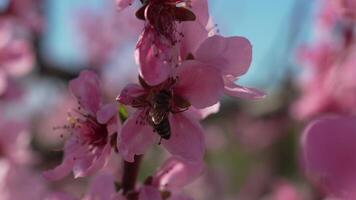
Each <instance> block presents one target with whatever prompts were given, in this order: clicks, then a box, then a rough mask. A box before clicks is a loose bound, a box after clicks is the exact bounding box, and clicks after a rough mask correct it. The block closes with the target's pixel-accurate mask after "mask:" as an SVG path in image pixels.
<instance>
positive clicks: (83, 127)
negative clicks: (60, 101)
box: [69, 111, 109, 147]
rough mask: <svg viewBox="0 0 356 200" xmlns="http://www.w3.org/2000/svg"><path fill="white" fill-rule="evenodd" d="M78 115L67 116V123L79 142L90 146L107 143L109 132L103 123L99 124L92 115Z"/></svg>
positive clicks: (99, 145) (100, 145)
mask: <svg viewBox="0 0 356 200" xmlns="http://www.w3.org/2000/svg"><path fill="white" fill-rule="evenodd" d="M78 113H79V114H80V117H73V116H69V123H70V124H71V126H70V127H71V129H72V130H73V132H74V134H76V136H77V137H78V140H79V141H80V143H82V144H85V145H89V146H92V147H103V146H105V145H106V144H107V143H108V137H109V133H108V131H107V129H106V125H105V124H100V123H99V122H98V121H97V120H96V119H95V118H94V117H92V116H90V115H86V114H82V113H80V112H79V111H78Z"/></svg>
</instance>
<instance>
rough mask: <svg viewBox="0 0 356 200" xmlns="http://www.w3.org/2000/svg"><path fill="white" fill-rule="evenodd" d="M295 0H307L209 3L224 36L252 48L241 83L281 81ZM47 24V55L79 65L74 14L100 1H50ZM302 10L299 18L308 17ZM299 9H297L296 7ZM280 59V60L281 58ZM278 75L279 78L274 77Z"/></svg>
mask: <svg viewBox="0 0 356 200" xmlns="http://www.w3.org/2000/svg"><path fill="white" fill-rule="evenodd" d="M296 1H299V2H298V3H301V2H309V3H310V2H311V1H309V0H273V1H261V0H210V4H209V6H210V12H211V15H212V16H213V18H214V20H215V22H216V23H217V24H218V28H219V30H220V33H221V34H222V35H224V36H233V35H239V36H244V37H247V38H248V39H249V40H250V41H251V43H252V45H253V63H252V65H251V68H250V71H249V72H248V74H247V75H246V76H244V77H243V78H242V80H241V81H242V82H243V83H245V84H249V85H254V86H262V85H266V84H269V81H270V80H275V79H276V78H277V79H278V78H281V77H280V76H283V72H281V71H283V68H285V67H286V66H283V65H281V63H280V62H281V60H283V59H285V57H286V54H285V51H286V46H287V45H288V44H287V41H288V35H289V34H291V33H290V31H295V30H292V29H291V27H292V25H293V24H292V23H291V16H292V14H294V13H295V6H296ZM48 2H49V10H48V11H49V12H48V13H50V16H49V17H50V22H51V23H50V25H49V31H50V32H49V36H50V37H49V38H48V43H47V50H46V52H47V53H48V54H49V56H51V57H53V58H55V60H57V61H59V62H64V63H66V62H81V56H80V53H79V52H80V49H78V48H77V46H78V38H77V36H76V34H75V31H74V30H73V23H72V22H73V21H74V20H73V19H72V17H73V15H72V13H73V11H75V10H76V9H78V8H82V7H83V6H84V5H85V6H89V7H90V8H91V9H98V10H99V9H100V7H102V4H103V2H105V1H103V0H76V1H73V0H60V1H58V0H49V1H48ZM107 3H111V2H110V0H109V2H107ZM306 8H308V5H306V7H303V8H302V9H301V10H300V11H299V10H298V11H297V12H296V13H298V15H299V16H297V17H301V18H303V17H308V16H309V11H308V10H307V9H306ZM299 9H300V8H299ZM282 57H283V58H282ZM277 76H278V77H277Z"/></svg>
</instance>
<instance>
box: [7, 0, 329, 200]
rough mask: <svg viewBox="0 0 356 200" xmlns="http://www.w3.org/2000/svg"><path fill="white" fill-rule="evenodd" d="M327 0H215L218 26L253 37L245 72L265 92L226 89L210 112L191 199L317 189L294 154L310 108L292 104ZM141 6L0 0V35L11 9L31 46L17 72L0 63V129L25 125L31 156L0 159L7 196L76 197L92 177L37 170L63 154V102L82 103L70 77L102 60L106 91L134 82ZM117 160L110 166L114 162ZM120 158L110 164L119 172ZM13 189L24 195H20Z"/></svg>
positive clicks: (283, 199) (298, 199) (280, 196)
mask: <svg viewBox="0 0 356 200" xmlns="http://www.w3.org/2000/svg"><path fill="white" fill-rule="evenodd" d="M14 2H15V3H14ZM321 2H324V1H322V0H314V1H310V0H274V1H260V0H224V1H218V0H209V10H210V14H211V17H212V19H213V21H214V23H215V24H216V27H217V29H218V30H219V33H220V34H221V35H223V36H235V35H237V36H244V37H246V38H248V39H249V40H250V41H251V43H252V45H253V62H252V65H251V67H250V69H249V71H248V73H247V74H246V75H244V76H243V77H242V78H241V79H240V80H239V83H240V84H241V85H244V86H249V87H255V88H258V89H261V90H264V91H265V92H266V93H267V97H266V98H265V99H263V100H259V101H246V100H236V99H232V98H229V97H226V98H225V99H223V100H222V104H221V107H220V112H219V113H217V114H214V115H212V116H209V117H208V118H207V119H206V120H204V121H203V125H204V128H205V129H206V143H207V155H206V162H207V170H206V172H205V173H204V175H203V176H202V177H200V178H199V179H198V180H197V181H195V182H194V183H193V184H191V185H188V186H187V187H186V188H185V192H186V193H187V194H189V195H190V196H192V197H194V199H196V200H216V199H227V200H230V199H231V200H236V199H238V200H240V199H241V200H259V199H267V200H269V199H270V200H304V199H305V200H308V199H310V200H312V199H322V198H320V195H321V194H320V193H319V191H318V190H317V189H316V187H314V186H313V185H312V184H311V183H310V181H308V178H306V177H305V176H304V174H303V170H302V167H301V163H300V162H299V155H300V154H299V145H298V144H299V141H300V134H301V132H302V130H303V128H304V126H305V124H306V122H307V121H308V120H309V119H310V118H308V117H300V116H301V115H299V114H298V113H296V112H297V111H295V110H298V109H295V107H297V106H296V102H297V100H298V99H299V98H300V96H301V95H302V94H301V93H303V87H301V80H302V79H303V76H304V75H305V68H304V66H305V64H304V63H303V62H302V59H301V58H302V57H303V55H304V54H303V53H301V52H303V49H305V48H306V47H308V46H313V44H314V43H315V41H316V39H315V38H316V37H319V36H320V33H319V32H320V31H319V30H320V29H317V28H316V24H317V23H316V22H317V21H318V20H317V18H318V17H320V12H321V10H322V5H323V4H322V3H321ZM9 5H11V6H10V7H11V8H12V9H9ZM137 6H138V5H136V4H135V5H133V6H131V7H130V8H129V9H126V10H124V11H121V12H118V11H117V9H116V7H115V4H114V2H113V1H112V0H76V1H73V0H60V1H58V0H14V1H12V0H0V11H1V12H3V13H4V14H2V15H1V17H0V20H1V22H0V24H1V27H0V28H1V30H0V40H1V41H0V43H1V42H2V40H4V39H2V38H5V36H6V35H5V31H3V30H2V29H5V28H4V27H6V26H8V24H7V23H8V22H4V21H6V20H8V18H11V20H12V22H11V24H10V26H12V30H11V31H12V32H11V33H10V34H11V35H12V36H15V35H16V39H18V40H21V41H23V42H26V45H27V47H26V48H28V50H27V51H26V52H24V50H23V51H22V52H20V56H22V57H25V58H24V59H23V60H22V64H23V65H24V62H27V65H31V67H28V68H29V69H27V70H26V73H22V74H20V73H17V74H15V75H13V74H14V73H10V72H7V71H6V69H4V70H3V69H1V65H2V64H1V63H0V79H1V76H2V73H3V74H7V75H6V81H7V88H6V87H5V86H4V87H3V88H5V89H3V90H1V84H2V83H1V81H0V91H2V92H1V93H0V112H1V114H0V115H2V116H0V119H2V118H4V120H3V121H4V123H3V124H1V122H0V135H1V134H2V135H4V134H3V132H1V131H5V132H8V131H6V130H10V128H9V127H8V126H7V125H6V123H5V122H7V121H15V122H16V123H19V124H21V126H20V125H16V126H15V127H17V128H19V127H22V129H21V130H17V129H16V130H15V129H11V131H13V132H16V134H17V135H19V137H20V135H22V134H24V136H21V138H22V139H21V142H19V141H18V140H20V139H18V140H16V145H17V142H19V143H20V144H18V145H19V146H20V147H18V148H23V149H24V151H25V152H26V154H31V155H26V156H25V157H27V158H30V159H28V160H29V161H26V162H25V161H24V160H26V159H21V160H22V161H24V162H25V164H20V165H19V166H21V167H19V168H21V170H20V169H18V170H17V171H18V172H20V171H21V173H23V175H21V176H20V177H19V175H18V174H16V173H10V172H11V169H10V168H6V166H8V164H6V163H5V164H2V162H0V179H1V178H3V177H5V179H6V181H7V182H8V184H6V185H1V184H0V188H1V189H0V191H1V192H0V194H2V193H4V194H5V193H6V195H8V197H9V198H4V199H17V200H22V199H43V198H44V196H46V195H47V194H48V193H52V192H57V191H58V192H59V191H60V192H65V193H69V194H71V195H73V196H74V197H75V198H81V197H82V196H83V195H84V194H85V191H86V187H87V185H88V181H89V180H90V177H89V178H84V179H75V180H74V179H73V178H72V176H70V177H67V178H66V179H65V180H62V181H58V182H48V181H46V180H44V179H43V178H42V176H41V172H42V171H43V170H44V169H49V168H52V167H53V166H56V165H57V164H58V163H60V161H61V158H62V152H61V148H62V146H63V141H64V140H63V136H62V135H63V134H66V131H65V130H63V129H60V128H59V129H57V128H56V127H61V126H63V125H64V124H65V123H66V118H67V112H68V110H69V109H70V108H73V107H74V106H75V100H74V98H73V97H72V96H71V94H69V92H68V90H67V85H68V81H69V80H71V79H73V78H75V77H77V75H78V74H79V72H80V70H83V69H91V70H94V71H96V72H97V73H98V74H99V75H100V78H101V84H102V85H101V87H102V89H103V92H104V94H105V96H106V98H107V99H106V100H107V101H108V102H110V101H113V100H114V99H115V97H116V96H117V95H118V94H119V92H120V90H121V89H122V88H123V87H124V86H125V85H126V84H127V83H130V82H136V79H137V65H136V64H135V62H134V54H133V52H134V49H135V43H136V41H137V39H138V37H139V34H140V32H141V31H142V27H143V24H142V22H141V21H139V20H138V19H136V18H135V17H134V15H133V13H134V11H135V9H137ZM9 10H10V11H9ZM2 32H4V34H3V33H2ZM1 37H2V38H1ZM0 46H1V44H0ZM1 48H2V46H1V47H0V51H7V50H6V49H5V48H4V49H1ZM23 49H25V48H23ZM0 54H1V55H2V53H1V52H0ZM1 55H0V59H1ZM303 58H304V57H303ZM0 62H2V61H1V60H0ZM29 63H30V64H29ZM31 63H32V64H31ZM5 64H6V63H5ZM19 65H20V64H19ZM1 70H2V71H1ZM10 86H11V87H10ZM5 119H6V120H5ZM14 134H15V133H14ZM8 142H9V140H8V139H7V138H6V136H3V138H1V136H0V157H1V155H2V154H1V152H2V151H1V144H3V143H8ZM14 145H15V144H14ZM16 151H17V150H16ZM23 156H24V155H23ZM166 157H167V155H166V153H165V152H163V151H162V149H161V148H159V147H155V148H154V149H152V151H151V152H150V153H149V155H147V156H146V157H145V158H144V162H143V166H142V172H141V173H140V180H144V179H145V177H147V176H148V175H150V174H152V173H153V172H154V171H155V170H156V168H157V166H159V164H161V163H162V162H163V160H164V158H166ZM117 162H118V163H114V164H113V166H119V165H120V161H117ZM2 165H4V166H2ZM9 166H11V165H9ZM23 166H26V167H23ZM2 168H3V169H4V170H3V169H2ZM118 168H119V167H117V169H118ZM5 169H6V170H5ZM117 169H115V170H116V172H115V173H117V174H119V175H118V176H120V171H117ZM6 177H7V178H6ZM33 188H36V190H35V189H33ZM14 191H17V194H16V195H20V194H19V193H21V195H26V196H14V194H13V193H15V192H14ZM19 191H23V192H19ZM29 197H30V198H29ZM0 199H2V198H1V197H0Z"/></svg>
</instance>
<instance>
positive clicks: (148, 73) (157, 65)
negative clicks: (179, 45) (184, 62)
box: [135, 26, 174, 85]
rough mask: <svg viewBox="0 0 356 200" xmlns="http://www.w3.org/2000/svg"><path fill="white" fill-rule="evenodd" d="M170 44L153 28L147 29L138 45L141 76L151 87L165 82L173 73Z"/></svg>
mask: <svg viewBox="0 0 356 200" xmlns="http://www.w3.org/2000/svg"><path fill="white" fill-rule="evenodd" d="M171 48H172V46H171V44H170V42H169V41H168V40H167V39H165V38H164V37H162V36H161V35H159V34H158V33H157V32H156V31H155V30H154V29H152V28H151V27H149V26H148V27H146V28H145V30H144V32H143V33H142V35H141V36H140V39H139V41H138V43H137V45H136V51H135V59H136V63H137V64H139V66H140V75H141V76H142V77H143V78H144V79H145V80H146V81H147V83H148V84H150V85H157V84H159V83H162V82H163V81H165V80H166V79H167V78H168V76H169V75H170V73H171V70H172V67H171V66H172V64H173V63H172V62H173V60H174V58H173V57H174V55H172V54H171Z"/></svg>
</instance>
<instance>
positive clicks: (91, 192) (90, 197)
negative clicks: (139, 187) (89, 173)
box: [82, 173, 118, 200]
mask: <svg viewBox="0 0 356 200" xmlns="http://www.w3.org/2000/svg"><path fill="white" fill-rule="evenodd" d="M115 193H116V188H115V177H114V176H113V175H111V174H104V173H102V174H97V175H96V176H95V177H93V178H92V180H91V181H90V185H89V188H88V189H87V192H86V194H85V196H84V198H83V199H82V200H97V199H100V200H101V199H102V200H111V199H115V198H114V196H115V195H116V194H115ZM117 195H118V194H117Z"/></svg>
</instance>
